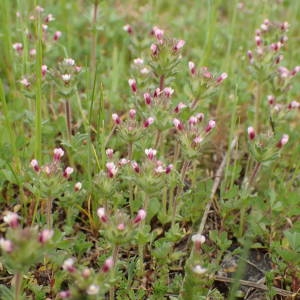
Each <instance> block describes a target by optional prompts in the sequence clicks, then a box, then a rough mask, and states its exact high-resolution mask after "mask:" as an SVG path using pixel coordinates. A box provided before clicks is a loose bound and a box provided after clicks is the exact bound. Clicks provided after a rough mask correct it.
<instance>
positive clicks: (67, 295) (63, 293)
mask: <svg viewBox="0 0 300 300" xmlns="http://www.w3.org/2000/svg"><path fill="white" fill-rule="evenodd" d="M58 296H59V298H60V299H68V298H70V297H71V292H70V291H61V292H59V293H58Z"/></svg>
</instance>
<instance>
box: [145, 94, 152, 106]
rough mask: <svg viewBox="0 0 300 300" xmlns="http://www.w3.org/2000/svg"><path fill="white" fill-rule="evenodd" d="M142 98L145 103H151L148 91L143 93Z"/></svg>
mask: <svg viewBox="0 0 300 300" xmlns="http://www.w3.org/2000/svg"><path fill="white" fill-rule="evenodd" d="M144 100H145V103H146V104H147V105H150V104H151V102H152V99H151V96H150V94H149V93H145V94H144Z"/></svg>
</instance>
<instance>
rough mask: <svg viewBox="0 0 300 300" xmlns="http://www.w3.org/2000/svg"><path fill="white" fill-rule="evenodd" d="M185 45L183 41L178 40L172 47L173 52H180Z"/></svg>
mask: <svg viewBox="0 0 300 300" xmlns="http://www.w3.org/2000/svg"><path fill="white" fill-rule="evenodd" d="M184 44H185V41H184V40H179V41H178V42H177V43H176V45H175V46H174V47H173V50H174V51H175V52H176V51H178V50H180V49H181V48H182V47H183V46H184Z"/></svg>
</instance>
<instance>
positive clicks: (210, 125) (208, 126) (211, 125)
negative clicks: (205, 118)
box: [205, 120, 216, 133]
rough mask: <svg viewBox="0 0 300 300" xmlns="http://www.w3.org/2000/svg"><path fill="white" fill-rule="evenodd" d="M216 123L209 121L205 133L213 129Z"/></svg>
mask: <svg viewBox="0 0 300 300" xmlns="http://www.w3.org/2000/svg"><path fill="white" fill-rule="evenodd" d="M215 126H216V122H215V121H214V120H210V121H209V122H208V124H207V126H206V128H205V132H206V133H208V132H210V131H211V130H212V129H213V128H215Z"/></svg>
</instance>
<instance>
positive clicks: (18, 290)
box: [15, 272, 23, 300]
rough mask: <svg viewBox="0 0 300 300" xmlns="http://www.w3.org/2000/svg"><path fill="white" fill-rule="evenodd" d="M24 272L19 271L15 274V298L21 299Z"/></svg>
mask: <svg viewBox="0 0 300 300" xmlns="http://www.w3.org/2000/svg"><path fill="white" fill-rule="evenodd" d="M22 279H23V277H22V274H21V273H20V272H17V274H16V275H15V300H20V299H21V292H22Z"/></svg>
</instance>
